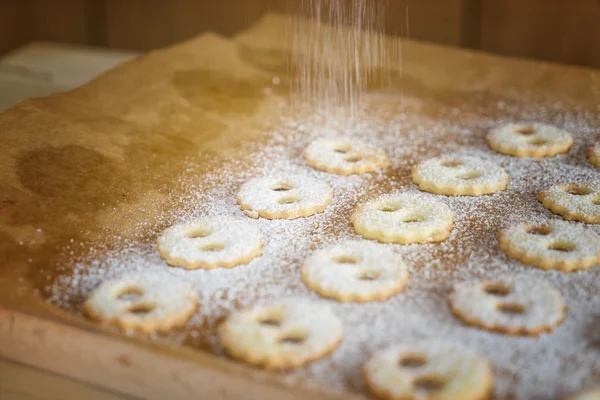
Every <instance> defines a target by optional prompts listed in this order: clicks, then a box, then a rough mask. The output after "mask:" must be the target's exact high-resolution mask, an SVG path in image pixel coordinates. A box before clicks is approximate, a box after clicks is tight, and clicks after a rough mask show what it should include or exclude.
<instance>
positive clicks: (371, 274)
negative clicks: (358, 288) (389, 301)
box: [358, 271, 381, 281]
mask: <svg viewBox="0 0 600 400" xmlns="http://www.w3.org/2000/svg"><path fill="white" fill-rule="evenodd" d="M380 277H381V272H378V271H363V272H361V273H360V274H359V275H358V279H359V280H361V281H376V280H377V279H379V278H380Z"/></svg>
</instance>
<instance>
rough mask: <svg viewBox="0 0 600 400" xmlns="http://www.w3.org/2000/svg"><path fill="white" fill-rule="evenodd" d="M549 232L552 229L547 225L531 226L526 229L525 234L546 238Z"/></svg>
mask: <svg viewBox="0 0 600 400" xmlns="http://www.w3.org/2000/svg"><path fill="white" fill-rule="evenodd" d="M550 232H552V229H550V226H548V225H539V226H531V227H529V228H528V229H527V233H529V234H530V235H538V236H546V235H549V234H550Z"/></svg>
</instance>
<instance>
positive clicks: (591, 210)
mask: <svg viewBox="0 0 600 400" xmlns="http://www.w3.org/2000/svg"><path fill="white" fill-rule="evenodd" d="M538 200H539V201H540V202H541V203H542V204H543V205H544V207H546V208H547V209H548V210H550V211H552V212H553V213H555V214H559V215H562V217H563V218H564V219H568V220H572V221H581V222H586V223H588V224H600V187H599V186H598V185H597V184H594V183H586V184H575V183H573V184H567V185H554V186H550V187H549V188H548V189H546V190H544V191H543V192H541V193H540V194H539V195H538Z"/></svg>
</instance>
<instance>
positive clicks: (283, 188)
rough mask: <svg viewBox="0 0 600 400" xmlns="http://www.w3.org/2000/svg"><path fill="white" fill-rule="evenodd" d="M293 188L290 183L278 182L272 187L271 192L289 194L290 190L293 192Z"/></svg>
mask: <svg viewBox="0 0 600 400" xmlns="http://www.w3.org/2000/svg"><path fill="white" fill-rule="evenodd" d="M292 188H293V186H292V185H291V184H289V183H288V182H277V183H275V184H273V185H271V190H272V191H274V192H287V191H288V190H292Z"/></svg>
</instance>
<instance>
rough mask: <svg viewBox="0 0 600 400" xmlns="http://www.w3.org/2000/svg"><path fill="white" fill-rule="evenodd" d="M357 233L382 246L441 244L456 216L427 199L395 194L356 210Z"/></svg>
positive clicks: (423, 196) (367, 203) (442, 205)
mask: <svg viewBox="0 0 600 400" xmlns="http://www.w3.org/2000/svg"><path fill="white" fill-rule="evenodd" d="M351 221H352V224H353V225H354V230H355V231H356V233H358V234H359V235H362V236H363V237H364V238H365V239H373V240H378V241H380V242H382V243H397V244H408V243H429V242H441V241H443V240H446V239H447V238H448V236H449V235H450V231H451V230H452V227H453V224H454V213H453V212H452V210H450V208H449V207H448V206H447V205H446V204H444V203H442V202H440V201H438V200H435V199H432V198H431V197H429V196H427V195H422V194H414V193H396V194H389V195H384V196H381V197H379V198H377V199H374V200H371V201H368V202H366V203H364V204H362V205H360V206H358V207H356V209H355V210H354V212H353V213H352V217H351Z"/></svg>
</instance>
